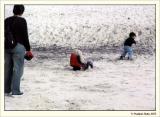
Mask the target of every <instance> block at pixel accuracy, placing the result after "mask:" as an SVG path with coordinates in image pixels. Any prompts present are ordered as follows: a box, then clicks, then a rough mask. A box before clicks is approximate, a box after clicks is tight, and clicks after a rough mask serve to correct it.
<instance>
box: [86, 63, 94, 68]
mask: <svg viewBox="0 0 160 117" xmlns="http://www.w3.org/2000/svg"><path fill="white" fill-rule="evenodd" d="M87 66H88V67H89V66H90V67H91V68H93V63H92V62H91V61H88V62H87ZM87 69H88V68H87Z"/></svg>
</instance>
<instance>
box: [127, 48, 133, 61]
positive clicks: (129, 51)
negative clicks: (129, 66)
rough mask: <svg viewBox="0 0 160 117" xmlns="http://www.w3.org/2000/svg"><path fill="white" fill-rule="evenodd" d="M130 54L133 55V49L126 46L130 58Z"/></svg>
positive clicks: (130, 58)
mask: <svg viewBox="0 0 160 117" xmlns="http://www.w3.org/2000/svg"><path fill="white" fill-rule="evenodd" d="M132 55H133V49H132V48H131V47H128V59H129V60H132V59H133V58H132Z"/></svg>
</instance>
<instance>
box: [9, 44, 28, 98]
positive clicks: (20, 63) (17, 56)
mask: <svg viewBox="0 0 160 117" xmlns="http://www.w3.org/2000/svg"><path fill="white" fill-rule="evenodd" d="M13 53H14V54H13V64H14V65H13V78H12V94H13V95H21V94H22V93H21V92H20V80H21V77H22V75H23V69H24V54H25V49H24V46H23V45H21V44H17V46H16V48H15V49H14V50H13Z"/></svg>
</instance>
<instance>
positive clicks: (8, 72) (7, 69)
mask: <svg viewBox="0 0 160 117" xmlns="http://www.w3.org/2000/svg"><path fill="white" fill-rule="evenodd" d="M4 61H5V63H4V64H5V65H4V77H5V80H4V82H5V84H4V89H5V93H10V92H11V82H12V74H13V60H12V53H11V52H10V51H9V50H5V60H4Z"/></svg>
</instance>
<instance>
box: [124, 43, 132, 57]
mask: <svg viewBox="0 0 160 117" xmlns="http://www.w3.org/2000/svg"><path fill="white" fill-rule="evenodd" d="M126 54H128V58H129V59H132V55H133V49H132V47H130V46H124V51H123V53H122V57H125V56H126Z"/></svg>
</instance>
